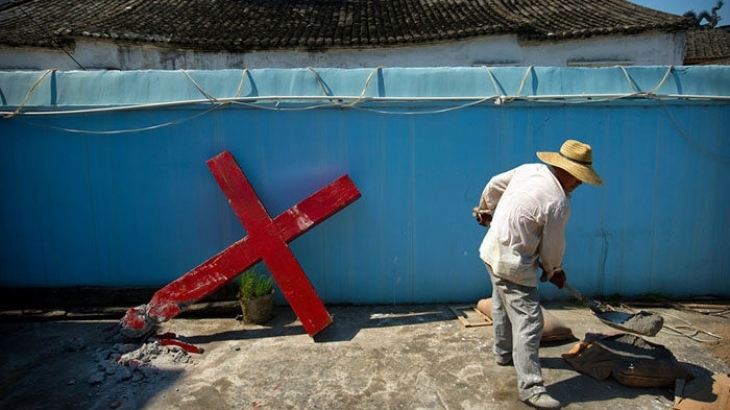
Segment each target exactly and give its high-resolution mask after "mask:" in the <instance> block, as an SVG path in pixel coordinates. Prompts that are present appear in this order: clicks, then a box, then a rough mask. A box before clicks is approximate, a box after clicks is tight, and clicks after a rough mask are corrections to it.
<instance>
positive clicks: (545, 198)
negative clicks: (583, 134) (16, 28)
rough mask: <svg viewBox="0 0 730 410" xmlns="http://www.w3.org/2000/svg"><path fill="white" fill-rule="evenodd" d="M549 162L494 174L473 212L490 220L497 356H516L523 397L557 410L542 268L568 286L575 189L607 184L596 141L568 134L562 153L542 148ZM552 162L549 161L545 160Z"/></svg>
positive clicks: (485, 249) (485, 255)
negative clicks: (543, 362) (544, 352)
mask: <svg viewBox="0 0 730 410" xmlns="http://www.w3.org/2000/svg"><path fill="white" fill-rule="evenodd" d="M537 156H538V158H539V159H540V160H542V161H543V162H544V163H545V164H539V163H538V164H525V165H522V166H519V167H517V168H514V169H512V170H509V171H507V172H504V173H501V174H499V175H496V176H494V177H492V178H491V179H490V180H489V182H488V183H487V185H486V187H485V188H484V192H483V193H482V196H481V200H480V201H479V206H478V207H477V208H474V215H475V216H476V219H477V222H478V223H479V224H480V225H484V226H487V227H489V231H488V232H487V234H486V236H485V237H484V240H483V241H482V244H481V246H480V248H479V254H480V257H481V258H482V260H483V261H484V263H485V265H486V267H487V271H488V272H489V277H490V279H491V281H492V321H493V323H494V326H493V327H494V349H493V353H494V357H495V360H496V362H497V364H498V365H500V366H506V365H509V364H510V363H514V367H515V371H516V372H517V388H518V390H519V394H520V400H522V401H524V402H526V403H527V404H529V405H532V406H533V407H536V408H539V409H559V408H560V406H561V405H560V402H558V401H557V400H555V399H554V398H552V397H551V396H550V395H549V394H548V393H547V390H546V389H545V386H544V383H543V379H542V369H541V368H540V358H539V355H538V349H539V347H540V337H541V336H542V330H543V317H542V311H541V310H540V305H539V300H538V293H537V284H538V271H539V268H542V269H543V275H545V276H546V278H547V280H550V282H552V283H553V284H554V285H555V286H557V287H558V288H560V289H562V288H563V285H564V284H565V272H564V271H563V267H562V261H563V254H564V252H565V236H564V234H565V225H566V223H567V222H568V218H569V217H570V203H569V199H570V193H571V192H573V190H575V189H576V188H577V187H578V186H580V185H581V184H582V183H583V182H587V183H589V184H592V185H597V186H600V185H603V181H602V180H601V178H600V177H599V176H598V174H597V173H596V171H595V170H594V169H593V167H592V165H591V164H592V160H593V157H592V152H591V147H590V145H587V144H583V143H581V142H579V141H574V140H568V141H565V143H563V145H562V146H561V147H560V152H538V153H537ZM546 164H547V165H546Z"/></svg>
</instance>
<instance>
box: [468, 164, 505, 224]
mask: <svg viewBox="0 0 730 410" xmlns="http://www.w3.org/2000/svg"><path fill="white" fill-rule="evenodd" d="M514 172H515V171H514V169H511V170H509V171H506V172H503V173H501V174H497V175H495V176H493V177H492V178H491V179H490V180H489V182H488V183H487V185H486V186H485V187H484V190H483V191H482V196H481V197H480V198H479V206H478V207H476V208H474V216H475V217H476V218H477V222H479V224H480V225H484V226H489V223H490V222H492V215H494V210H495V209H496V208H497V204H498V203H499V200H500V198H502V194H504V191H505V190H506V189H507V186H508V185H509V182H510V181H511V180H512V175H514Z"/></svg>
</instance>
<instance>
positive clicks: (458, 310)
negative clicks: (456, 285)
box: [449, 305, 492, 327]
mask: <svg viewBox="0 0 730 410" xmlns="http://www.w3.org/2000/svg"><path fill="white" fill-rule="evenodd" d="M449 309H450V310H451V312H452V313H453V314H454V316H456V318H457V319H459V321H460V322H461V324H463V325H464V327H476V326H491V325H492V319H491V318H490V317H489V316H487V315H485V314H484V313H482V312H480V311H479V310H478V309H477V308H476V307H475V306H473V305H466V306H449Z"/></svg>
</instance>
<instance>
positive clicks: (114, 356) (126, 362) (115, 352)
mask: <svg viewBox="0 0 730 410" xmlns="http://www.w3.org/2000/svg"><path fill="white" fill-rule="evenodd" d="M63 348H64V350H66V351H68V352H75V351H80V350H83V349H85V348H86V343H85V342H84V340H83V339H81V338H78V337H74V338H72V339H69V340H67V341H65V342H64V344H63ZM92 360H93V362H95V363H96V364H97V366H96V369H95V370H94V371H93V372H92V373H91V374H89V375H88V377H87V382H88V383H89V384H90V385H93V386H96V385H100V384H102V383H109V382H113V383H125V382H128V383H132V384H138V383H143V382H145V383H149V382H152V381H154V379H155V378H156V376H157V372H158V369H157V367H156V365H170V364H192V363H193V362H194V361H193V358H192V357H191V356H190V355H189V354H188V353H187V352H186V351H185V350H184V349H183V348H182V347H180V346H175V345H169V346H167V345H162V344H161V343H160V341H159V340H157V339H154V338H150V339H148V340H146V341H144V342H118V343H114V344H113V345H112V346H111V347H109V348H103V347H99V348H97V349H96V350H95V351H94V352H93V354H92Z"/></svg>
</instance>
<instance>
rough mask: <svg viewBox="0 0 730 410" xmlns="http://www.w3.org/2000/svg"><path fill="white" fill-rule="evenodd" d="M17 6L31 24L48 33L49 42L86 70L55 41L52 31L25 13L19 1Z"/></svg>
mask: <svg viewBox="0 0 730 410" xmlns="http://www.w3.org/2000/svg"><path fill="white" fill-rule="evenodd" d="M17 7H18V9H19V10H20V11H22V12H23V14H25V16H26V17H28V19H29V20H30V21H32V22H33V24H35V25H36V26H37V27H38V28H40V29H41V30H42V31H45V32H46V34H47V35H48V36H49V37H50V38H51V42H52V43H53V45H54V46H56V47H59V48H60V49H61V50H63V52H64V53H65V54H66V55H67V56H68V58H70V59H71V60H73V62H74V63H76V65H77V66H78V67H79V68H80V69H82V70H84V71H86V69H85V68H84V66H82V65H81V63H79V62H78V60H76V59H75V58H74V56H72V55H71V53H69V52H68V50H66V47H64V46H62V45H60V44H58V43H57V42H56V38H55V37H54V36H53V33H51V32H50V31H48V28H47V27H44V26H42V25H40V24H39V23H38V22H37V21H35V19H33V17H31V15H30V14H28V13H27V12H26V11H25V10H24V9H23V8H22V7H20V3H18V4H17Z"/></svg>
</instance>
